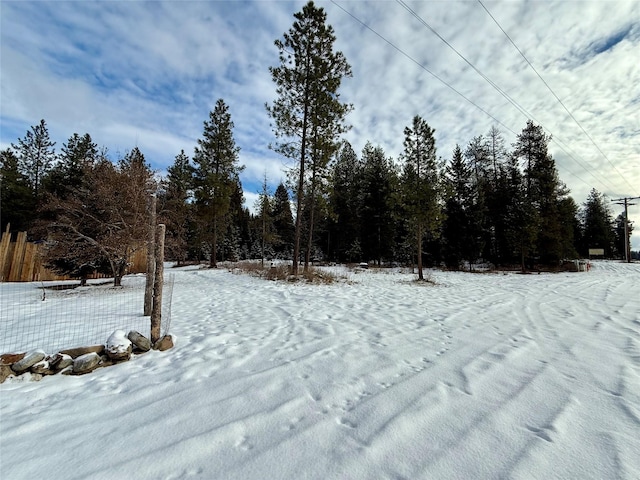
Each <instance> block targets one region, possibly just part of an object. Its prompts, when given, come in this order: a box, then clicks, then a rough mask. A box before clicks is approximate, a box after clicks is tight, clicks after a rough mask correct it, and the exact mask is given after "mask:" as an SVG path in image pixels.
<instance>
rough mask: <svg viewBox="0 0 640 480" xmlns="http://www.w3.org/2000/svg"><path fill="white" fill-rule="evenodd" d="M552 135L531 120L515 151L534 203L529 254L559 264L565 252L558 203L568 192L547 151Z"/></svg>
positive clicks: (527, 194)
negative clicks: (532, 232)
mask: <svg viewBox="0 0 640 480" xmlns="http://www.w3.org/2000/svg"><path fill="white" fill-rule="evenodd" d="M549 141H550V137H548V136H547V135H545V133H544V132H543V130H542V127H540V126H538V125H534V124H533V122H531V120H529V121H528V122H527V126H526V127H525V128H524V129H523V130H522V133H521V134H520V135H518V137H517V141H516V143H515V144H514V155H515V156H516V157H517V158H519V159H520V161H521V162H523V165H524V177H525V185H526V197H527V202H528V204H529V205H530V207H531V209H532V210H531V215H530V217H529V218H530V219H531V224H530V225H529V226H530V228H531V230H532V231H534V232H535V234H534V235H533V236H532V244H531V245H530V246H529V247H530V251H529V253H530V254H534V255H537V256H539V259H540V261H541V262H542V263H544V264H548V265H557V264H558V262H559V261H560V259H561V258H562V256H563V253H564V252H563V243H565V242H564V239H563V238H562V233H563V229H562V224H561V220H562V219H561V216H560V208H559V203H560V202H561V201H562V199H563V198H565V197H566V196H567V194H568V190H567V189H566V187H565V186H564V185H563V184H562V183H561V182H560V180H559V179H558V173H557V170H556V167H555V161H554V160H553V157H552V156H551V155H550V154H549V153H548V150H547V145H548V142H549Z"/></svg>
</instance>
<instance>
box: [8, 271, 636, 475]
mask: <svg viewBox="0 0 640 480" xmlns="http://www.w3.org/2000/svg"><path fill="white" fill-rule="evenodd" d="M431 275H432V277H433V279H434V280H435V282H436V285H419V284H416V283H413V282H411V280H412V278H413V277H412V276H411V275H407V274H401V273H384V272H376V271H373V270H369V271H364V272H361V273H357V274H355V273H349V274H348V277H349V280H350V282H348V283H347V282H342V283H335V284H332V285H328V286H326V285H320V286H310V285H293V284H287V283H275V282H268V281H264V280H259V279H255V278H251V277H247V276H244V275H235V274H231V273H229V272H227V271H225V270H215V271H214V270H199V269H195V268H187V269H181V270H177V271H175V285H174V294H173V315H172V316H173V319H172V324H171V332H172V333H173V334H174V335H175V336H176V337H177V344H176V347H175V348H174V349H172V350H169V351H166V352H150V353H148V354H145V355H142V356H139V357H135V358H134V359H132V360H131V361H130V362H128V363H124V364H120V365H116V366H113V367H109V368H103V369H99V370H97V371H95V372H93V373H92V374H89V375H86V376H81V377H61V376H56V377H46V378H44V379H43V380H42V381H40V382H29V381H25V380H15V379H13V380H9V381H7V382H6V383H4V384H3V385H1V386H0V477H1V478H6V479H36V478H48V479H66V480H70V479H87V478H91V479H114V478H136V479H154V480H155V479H186V478H201V479H242V480H247V479H260V480H264V479H442V478H459V479H472V478H483V479H490V478H513V479H553V478H571V479H572V478H576V479H578V478H579V479H595V478H601V479H615V478H625V479H638V478H640V454H639V452H640V295H638V292H640V264H631V265H627V264H621V263H608V262H597V263H595V264H594V267H593V268H592V270H591V271H590V272H588V273H572V274H569V273H567V274H542V275H517V274H508V275H503V274H464V273H444V272H432V273H431ZM1 300H2V299H0V301H1Z"/></svg>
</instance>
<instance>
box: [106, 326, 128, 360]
mask: <svg viewBox="0 0 640 480" xmlns="http://www.w3.org/2000/svg"><path fill="white" fill-rule="evenodd" d="M132 351H133V344H132V343H131V340H129V339H128V338H127V337H126V336H125V334H124V332H123V331H122V330H116V331H115V332H113V333H112V334H111V336H110V337H109V338H108V339H107V344H106V345H105V352H106V353H107V355H108V356H109V358H110V359H111V360H113V361H114V362H122V361H125V360H129V359H130V358H131V352H132Z"/></svg>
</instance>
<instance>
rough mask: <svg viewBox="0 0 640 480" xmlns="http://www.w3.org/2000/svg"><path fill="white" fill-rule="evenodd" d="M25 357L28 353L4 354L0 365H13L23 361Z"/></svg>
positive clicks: (0, 358)
mask: <svg viewBox="0 0 640 480" xmlns="http://www.w3.org/2000/svg"><path fill="white" fill-rule="evenodd" d="M25 355H26V353H4V354H2V355H0V364H2V365H11V364H12V363H16V362H19V361H20V360H22V359H23V358H24V356H25Z"/></svg>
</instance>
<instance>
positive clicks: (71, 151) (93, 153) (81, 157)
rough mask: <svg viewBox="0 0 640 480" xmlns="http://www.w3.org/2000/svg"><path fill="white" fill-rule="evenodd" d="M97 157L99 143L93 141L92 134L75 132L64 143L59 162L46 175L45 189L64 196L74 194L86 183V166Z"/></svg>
mask: <svg viewBox="0 0 640 480" xmlns="http://www.w3.org/2000/svg"><path fill="white" fill-rule="evenodd" d="M97 158H98V145H97V144H95V143H94V142H93V140H92V139H91V135H89V134H88V133H85V134H84V135H83V136H80V135H78V134H77V133H74V134H73V135H72V136H71V137H69V140H68V141H67V143H66V144H63V145H62V153H61V154H60V157H59V161H58V163H56V164H55V165H54V166H53V168H52V169H51V170H50V171H49V173H48V174H47V176H46V177H45V179H44V182H43V184H44V186H45V189H46V190H47V191H48V192H50V193H52V194H54V195H56V196H58V197H62V198H64V197H66V196H68V195H72V194H73V192H74V191H75V190H77V189H78V188H82V187H83V185H84V183H85V181H84V180H85V179H84V173H85V170H86V169H85V166H86V165H87V164H93V163H94V162H95V161H96V159H97Z"/></svg>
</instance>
